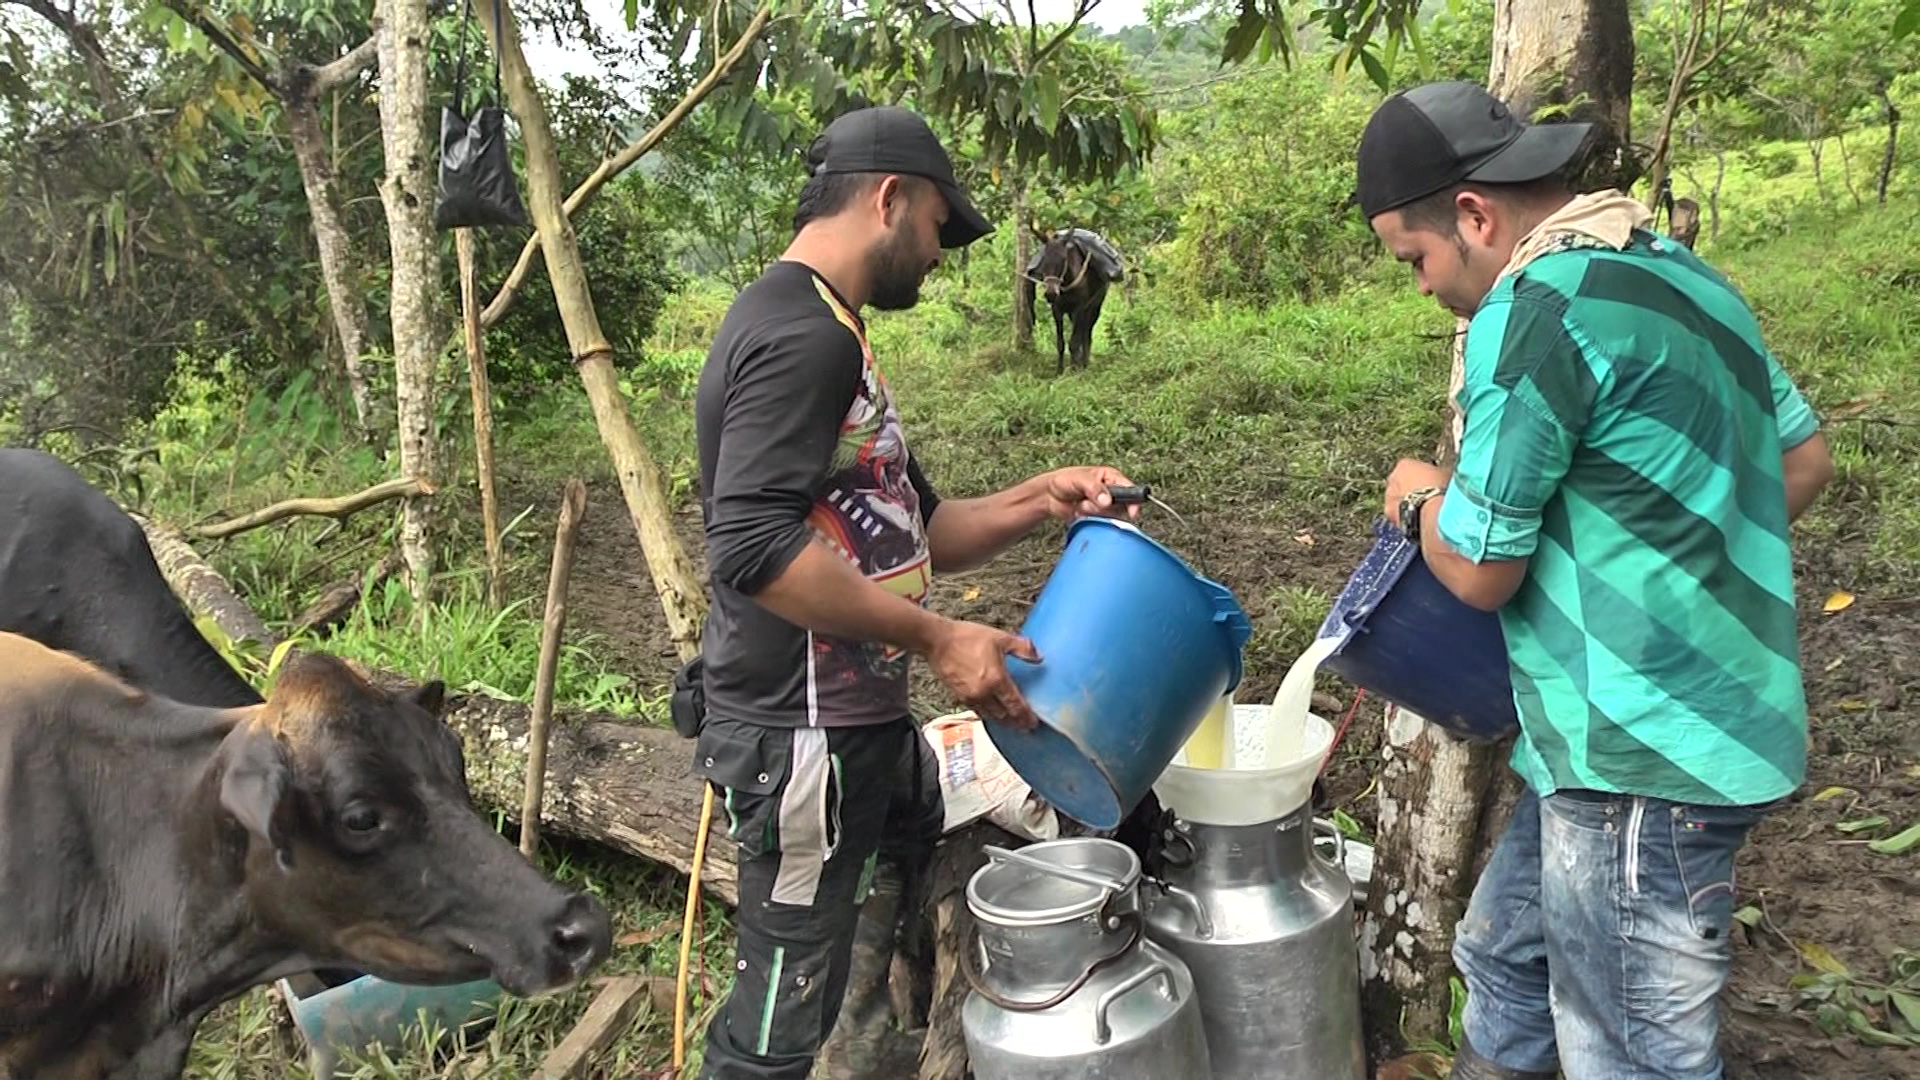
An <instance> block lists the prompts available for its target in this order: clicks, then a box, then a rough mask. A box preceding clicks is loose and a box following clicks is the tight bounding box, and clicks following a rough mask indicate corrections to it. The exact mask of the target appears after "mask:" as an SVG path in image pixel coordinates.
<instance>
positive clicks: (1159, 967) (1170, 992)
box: [1093, 956, 1180, 1046]
mask: <svg viewBox="0 0 1920 1080" xmlns="http://www.w3.org/2000/svg"><path fill="white" fill-rule="evenodd" d="M1155 975H1164V976H1166V980H1167V996H1168V997H1173V996H1175V995H1177V994H1178V993H1179V992H1180V988H1179V987H1178V986H1176V985H1175V984H1174V981H1173V969H1172V968H1170V967H1168V966H1167V962H1166V961H1165V960H1162V959H1160V958H1159V957H1157V956H1156V957H1153V958H1152V960H1151V961H1150V962H1149V963H1148V965H1147V966H1146V967H1144V968H1141V969H1140V970H1139V971H1136V972H1134V973H1133V974H1132V975H1129V976H1128V977H1127V980H1126V981H1125V982H1123V983H1121V984H1120V985H1119V986H1116V987H1114V988H1113V989H1111V990H1109V991H1107V992H1106V993H1104V994H1101V995H1100V1000H1098V1001H1096V1002H1094V1003H1093V1041H1094V1042H1096V1043H1099V1044H1100V1045H1102V1046H1105V1045H1106V1044H1107V1040H1109V1039H1111V1038H1113V1025H1112V1024H1110V1023H1108V1022H1107V1009H1108V1008H1109V1007H1110V1006H1112V1005H1113V1003H1114V1002H1116V1001H1119V1000H1120V998H1121V997H1122V996H1124V995H1125V994H1126V993H1128V992H1129V991H1131V990H1134V989H1135V988H1137V987H1139V986H1141V985H1143V984H1144V983H1146V981H1147V980H1148V979H1151V978H1153V977H1154V976H1155Z"/></svg>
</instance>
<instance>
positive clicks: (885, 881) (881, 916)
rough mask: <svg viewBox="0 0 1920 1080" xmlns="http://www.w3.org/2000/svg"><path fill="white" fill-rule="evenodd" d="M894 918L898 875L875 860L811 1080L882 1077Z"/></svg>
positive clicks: (889, 1016)
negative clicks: (836, 1006) (843, 984)
mask: <svg viewBox="0 0 1920 1080" xmlns="http://www.w3.org/2000/svg"><path fill="white" fill-rule="evenodd" d="M899 916H900V881H899V877H898V871H897V870H896V869H895V868H894V867H893V866H891V865H890V864H889V863H888V861H887V860H886V859H884V858H881V859H877V860H876V865H875V867H874V875H873V882H872V891H871V892H869V893H868V894H867V898H866V901H865V902H864V903H862V904H861V905H860V915H859V919H858V921H857V922H856V923H855V924H854V931H853V956H852V959H851V962H850V963H851V966H850V968H849V970H848V972H847V993H846V997H845V999H844V1000H843V1002H842V1004H841V1006H840V1016H839V1019H838V1021H837V1022H836V1023H835V1024H834V1028H833V1031H832V1032H831V1033H830V1034H829V1035H828V1038H827V1040H826V1042H825V1043H824V1044H823V1045H822V1046H821V1048H820V1053H819V1054H818V1056H817V1057H816V1058H815V1065H814V1069H813V1074H812V1075H813V1077H814V1078H815V1080H850V1078H855V1077H868V1076H885V1075H888V1073H887V1069H888V1068H889V1063H888V1062H887V1061H886V1057H887V1053H888V1050H889V1048H890V1042H891V1040H890V1039H889V1037H888V1031H889V1028H890V1027H891V1026H892V1020H893V1009H892V1001H891V998H890V997H889V995H888V992H887V983H888V975H889V972H890V970H891V968H892V966H893V965H892V960H893V943H894V926H895V923H896V921H897V920H898V919H899Z"/></svg>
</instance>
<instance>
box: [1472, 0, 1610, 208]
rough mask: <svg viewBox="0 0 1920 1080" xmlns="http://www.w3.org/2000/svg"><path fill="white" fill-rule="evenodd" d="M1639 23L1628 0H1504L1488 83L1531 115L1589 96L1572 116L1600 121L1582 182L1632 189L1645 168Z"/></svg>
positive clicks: (1496, 14) (1496, 17)
mask: <svg viewBox="0 0 1920 1080" xmlns="http://www.w3.org/2000/svg"><path fill="white" fill-rule="evenodd" d="M1633 57H1634V48H1633V25H1632V21H1631V19H1630V18H1629V15H1628V6H1627V3H1626V2H1625V0H1497V2H1496V3H1495V4H1494V10H1493V65H1492V71H1491V77H1490V79H1489V81H1488V86H1489V88H1490V89H1492V91H1493V92H1494V94H1495V96H1497V97H1499V98H1500V99H1502V100H1503V101H1505V102H1506V103H1507V104H1508V106H1509V107H1511V108H1512V109H1513V111H1514V112H1515V113H1517V114H1519V115H1520V116H1521V117H1522V118H1523V119H1531V118H1533V117H1534V116H1535V115H1536V114H1537V113H1538V112H1539V111H1540V110H1542V109H1544V108H1547V107H1549V106H1556V105H1559V106H1564V105H1568V104H1569V103H1571V102H1574V101H1576V100H1580V99H1581V98H1582V96H1583V95H1584V100H1583V101H1582V103H1581V104H1580V105H1578V106H1577V107H1574V108H1573V109H1571V110H1570V116H1569V117H1568V119H1572V120H1591V121H1597V122H1598V123H1599V126H1600V131H1599V135H1598V138H1597V140H1596V142H1595V144H1594V146H1593V148H1592V154H1591V155H1590V156H1589V157H1588V159H1587V164H1586V167H1585V168H1584V169H1582V170H1581V171H1580V175H1579V177H1578V180H1579V182H1580V183H1579V186H1580V187H1582V188H1583V189H1597V188H1600V187H1605V186H1612V187H1617V188H1619V189H1621V190H1623V191H1624V190H1626V189H1627V188H1629V187H1631V186H1632V184H1633V182H1634V181H1635V180H1637V179H1638V178H1639V177H1638V173H1639V166H1638V165H1637V163H1635V162H1634V161H1633V160H1632V157H1631V155H1630V154H1629V153H1628V146H1629V139H1630V136H1631V134H1632V130H1633V125H1632V118H1631V116H1630V112H1631V110H1630V105H1631V104H1632V95H1633Z"/></svg>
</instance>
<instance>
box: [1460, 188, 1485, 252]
mask: <svg viewBox="0 0 1920 1080" xmlns="http://www.w3.org/2000/svg"><path fill="white" fill-rule="evenodd" d="M1453 207H1454V211H1455V213H1456V214H1457V215H1458V220H1459V226H1460V232H1461V233H1462V234H1463V235H1471V236H1473V237H1474V238H1475V239H1478V240H1480V241H1481V242H1483V243H1484V242H1485V241H1486V239H1487V238H1488V237H1489V236H1491V235H1493V220H1494V218H1493V200H1491V199H1489V198H1487V197H1486V196H1485V195H1482V194H1480V193H1479V192H1477V191H1463V192H1461V193H1459V194H1458V195H1455V196H1454V197H1453Z"/></svg>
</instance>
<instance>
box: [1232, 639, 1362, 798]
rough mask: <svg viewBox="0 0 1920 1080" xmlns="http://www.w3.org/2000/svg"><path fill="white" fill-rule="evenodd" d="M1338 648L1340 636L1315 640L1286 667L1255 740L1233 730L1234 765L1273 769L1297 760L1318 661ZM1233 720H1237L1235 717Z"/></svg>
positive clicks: (1311, 703)
mask: <svg viewBox="0 0 1920 1080" xmlns="http://www.w3.org/2000/svg"><path fill="white" fill-rule="evenodd" d="M1339 647H1340V639H1339V638H1338V637H1337V636H1336V637H1326V638H1320V639H1318V640H1316V641H1315V642H1314V643H1313V644H1312V645H1309V646H1307V650H1306V651H1305V652H1303V653H1301V654H1300V658H1299V659H1297V660H1295V661H1294V662H1293V666H1292V667H1290V668H1288V669H1287V677H1286V678H1284V679H1282V680H1281V681H1280V691H1279V693H1277V694H1275V695H1274V696H1273V707H1272V708H1270V709H1268V710H1267V711H1266V716H1265V717H1264V719H1265V721H1266V724H1265V730H1264V731H1262V732H1261V733H1260V736H1259V737H1258V738H1257V739H1255V738H1253V737H1252V736H1251V735H1249V736H1247V737H1245V738H1243V737H1242V735H1241V733H1240V731H1238V730H1237V729H1236V730H1235V732H1234V768H1236V769H1263V768H1264V769H1277V768H1280V767H1281V766H1284V765H1289V764H1292V763H1293V762H1294V761H1296V760H1298V759H1299V757H1300V755H1301V753H1302V752H1303V750H1304V745H1303V743H1302V733H1303V731H1304V730H1305V728H1306V723H1307V714H1308V712H1309V711H1311V710H1312V708H1313V677H1314V673H1315V672H1316V671H1318V670H1319V668H1320V663H1321V661H1323V660H1325V659H1326V658H1327V657H1329V656H1332V655H1333V653H1334V650H1336V649H1338V648H1339ZM1236 719H1238V718H1237V717H1236Z"/></svg>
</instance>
